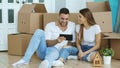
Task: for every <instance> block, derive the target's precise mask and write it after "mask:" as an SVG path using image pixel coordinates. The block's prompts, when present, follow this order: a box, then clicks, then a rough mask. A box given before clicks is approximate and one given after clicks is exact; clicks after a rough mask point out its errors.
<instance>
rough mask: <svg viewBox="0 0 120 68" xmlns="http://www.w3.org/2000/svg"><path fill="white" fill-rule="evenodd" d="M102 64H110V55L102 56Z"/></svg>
mask: <svg viewBox="0 0 120 68" xmlns="http://www.w3.org/2000/svg"><path fill="white" fill-rule="evenodd" d="M103 63H104V64H111V56H103Z"/></svg>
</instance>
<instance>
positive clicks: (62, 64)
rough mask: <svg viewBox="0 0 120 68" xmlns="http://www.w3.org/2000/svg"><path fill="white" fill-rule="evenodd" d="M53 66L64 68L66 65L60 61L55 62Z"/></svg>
mask: <svg viewBox="0 0 120 68" xmlns="http://www.w3.org/2000/svg"><path fill="white" fill-rule="evenodd" d="M52 66H64V63H63V62H62V61H60V60H57V61H54V62H53V64H52Z"/></svg>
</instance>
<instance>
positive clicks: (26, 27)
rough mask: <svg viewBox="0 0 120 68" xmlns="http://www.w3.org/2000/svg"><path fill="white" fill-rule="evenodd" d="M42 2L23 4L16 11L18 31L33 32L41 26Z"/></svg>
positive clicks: (44, 11) (43, 9) (43, 8)
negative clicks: (17, 11)
mask: <svg viewBox="0 0 120 68" xmlns="http://www.w3.org/2000/svg"><path fill="white" fill-rule="evenodd" d="M46 12H47V11H46V8H45V6H44V4H24V5H23V6H22V8H21V9H20V11H19V13H18V32H20V33H30V34H33V33H34V31H35V30H36V29H39V28H40V29H42V28H43V24H42V23H43V13H46Z"/></svg>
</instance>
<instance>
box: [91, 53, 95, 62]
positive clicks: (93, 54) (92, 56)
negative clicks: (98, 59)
mask: <svg viewBox="0 0 120 68" xmlns="http://www.w3.org/2000/svg"><path fill="white" fill-rule="evenodd" d="M95 54H96V53H92V54H91V55H90V61H91V62H92V61H93V60H94V58H95Z"/></svg>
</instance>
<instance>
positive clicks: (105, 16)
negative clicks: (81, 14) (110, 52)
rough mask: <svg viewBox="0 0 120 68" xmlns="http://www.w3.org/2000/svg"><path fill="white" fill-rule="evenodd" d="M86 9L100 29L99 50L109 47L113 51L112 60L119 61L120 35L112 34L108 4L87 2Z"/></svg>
mask: <svg viewBox="0 0 120 68" xmlns="http://www.w3.org/2000/svg"><path fill="white" fill-rule="evenodd" d="M87 7H88V8H89V9H90V10H91V11H92V13H93V16H94V18H95V21H96V23H98V24H99V25H100V27H101V29H102V34H103V35H104V36H105V37H103V38H102V43H101V48H104V47H108V46H110V47H111V48H113V49H114V51H115V55H114V56H113V58H114V59H120V54H119V52H120V34H119V33H114V32H112V16H111V11H110V6H109V3H108V2H88V3H87Z"/></svg>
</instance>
